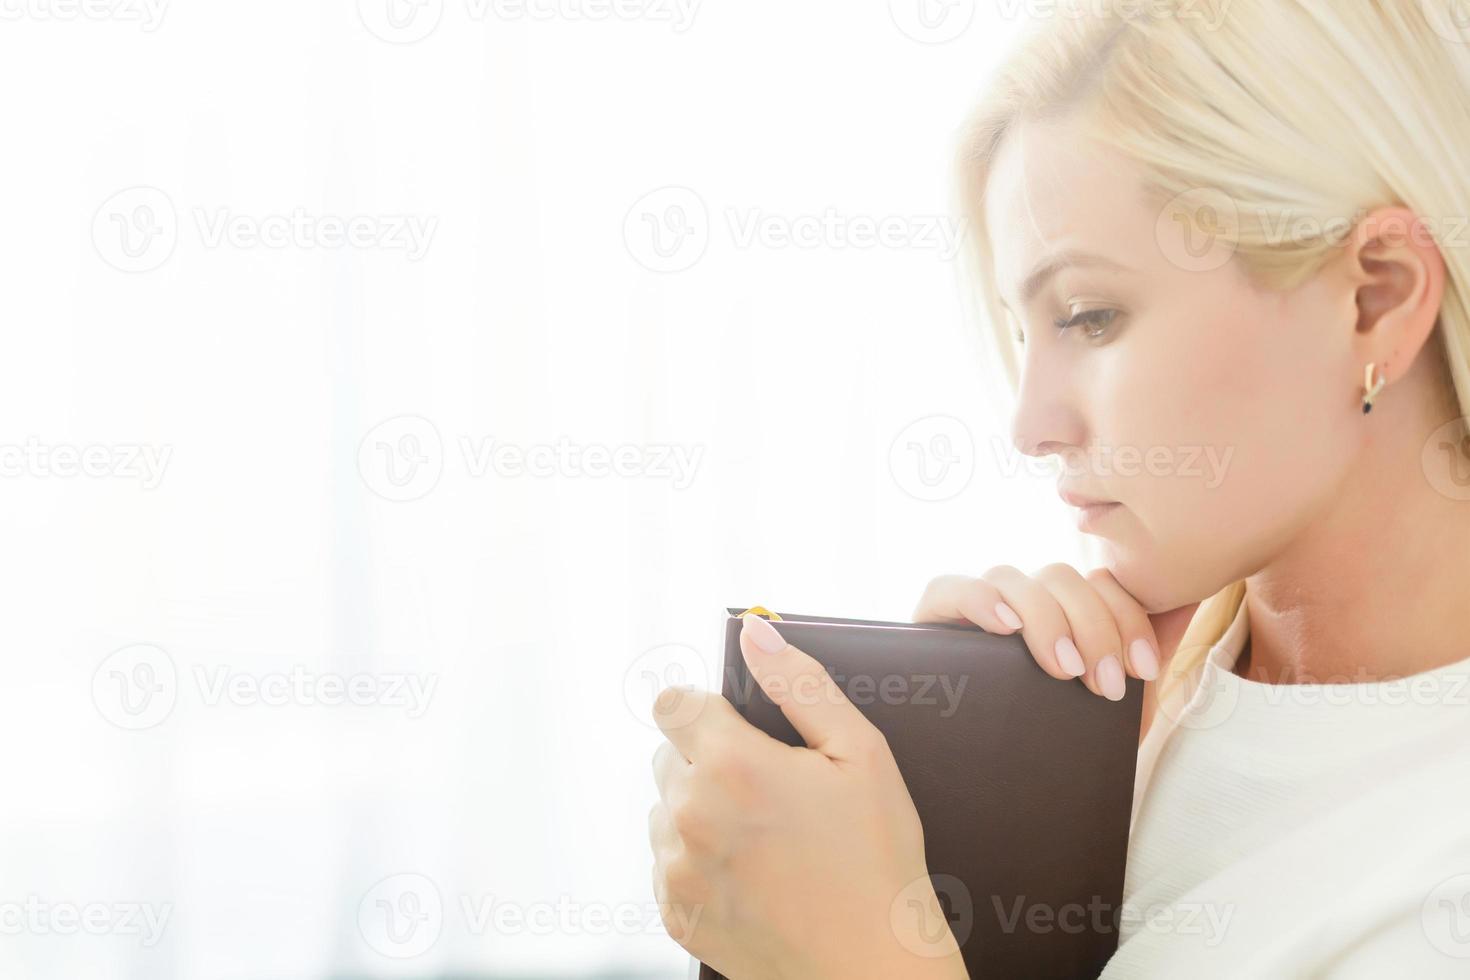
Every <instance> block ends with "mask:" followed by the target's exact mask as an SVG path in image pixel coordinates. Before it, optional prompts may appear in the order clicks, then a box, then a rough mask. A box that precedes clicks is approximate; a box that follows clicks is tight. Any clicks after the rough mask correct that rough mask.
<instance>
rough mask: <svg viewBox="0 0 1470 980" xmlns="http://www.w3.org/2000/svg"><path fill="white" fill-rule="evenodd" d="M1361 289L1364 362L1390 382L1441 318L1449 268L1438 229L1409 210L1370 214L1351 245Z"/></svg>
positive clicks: (1352, 263)
mask: <svg viewBox="0 0 1470 980" xmlns="http://www.w3.org/2000/svg"><path fill="white" fill-rule="evenodd" d="M1347 249H1348V254H1347V256H1346V259H1347V261H1348V263H1349V267H1350V272H1351V275H1352V277H1353V279H1354V281H1355V282H1357V283H1359V285H1358V287H1357V294H1356V296H1357V310H1358V322H1357V332H1358V341H1359V343H1360V344H1362V345H1363V351H1362V352H1363V360H1364V362H1365V363H1366V362H1368V361H1372V362H1374V363H1376V364H1379V365H1382V366H1383V369H1384V373H1385V375H1386V377H1387V380H1388V381H1389V382H1392V381H1394V380H1395V379H1396V378H1397V377H1398V376H1400V375H1402V374H1403V373H1404V372H1406V371H1407V370H1408V368H1409V365H1410V364H1411V363H1413V361H1414V358H1415V357H1416V356H1417V355H1418V353H1419V350H1420V348H1421V347H1423V346H1424V343H1425V341H1427V340H1428V339H1429V336H1430V334H1431V332H1432V331H1433V330H1434V325H1435V323H1436V322H1438V320H1439V308H1440V302H1441V301H1442V300H1443V298H1444V280H1445V267H1444V256H1443V255H1442V254H1441V253H1440V250H1439V243H1438V242H1437V241H1436V239H1435V236H1434V229H1433V227H1432V226H1431V224H1430V223H1429V222H1426V221H1425V220H1424V219H1423V218H1421V217H1420V216H1419V215H1417V214H1415V213H1414V212H1413V211H1410V210H1409V209H1408V208H1404V207H1383V208H1378V209H1377V210H1374V211H1371V212H1369V213H1368V214H1367V215H1366V216H1365V217H1364V218H1363V220H1361V221H1360V222H1358V224H1357V226H1356V227H1355V228H1354V229H1353V234H1352V237H1351V239H1350V240H1349V241H1348V243H1347Z"/></svg>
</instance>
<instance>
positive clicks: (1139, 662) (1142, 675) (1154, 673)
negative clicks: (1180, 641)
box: [1087, 568, 1159, 681]
mask: <svg viewBox="0 0 1470 980" xmlns="http://www.w3.org/2000/svg"><path fill="white" fill-rule="evenodd" d="M1087 581H1088V583H1089V584H1090V585H1091V586H1092V587H1093V588H1094V589H1096V590H1097V594H1098V596H1099V597H1100V598H1101V599H1102V601H1103V602H1105V603H1107V606H1108V608H1109V609H1110V610H1111V611H1112V614H1113V619H1114V621H1115V622H1116V623H1117V624H1118V635H1119V636H1120V637H1121V638H1122V642H1123V649H1124V650H1125V651H1126V657H1125V659H1126V661H1127V667H1128V673H1130V674H1132V675H1133V676H1134V677H1137V678H1138V679H1140V680H1145V681H1151V680H1153V679H1154V678H1156V677H1158V676H1159V652H1158V651H1159V640H1158V637H1157V636H1155V635H1154V627H1153V624H1152V623H1151V622H1149V618H1148V613H1147V612H1146V611H1145V610H1144V608H1143V607H1142V606H1140V605H1139V604H1138V601H1137V600H1136V599H1134V598H1133V596H1131V595H1129V594H1128V591H1127V590H1126V589H1124V588H1123V586H1121V585H1119V584H1118V580H1117V579H1115V578H1114V577H1113V573H1112V572H1110V571H1108V570H1107V569H1106V568H1097V569H1094V570H1092V571H1090V572H1088V573H1087Z"/></svg>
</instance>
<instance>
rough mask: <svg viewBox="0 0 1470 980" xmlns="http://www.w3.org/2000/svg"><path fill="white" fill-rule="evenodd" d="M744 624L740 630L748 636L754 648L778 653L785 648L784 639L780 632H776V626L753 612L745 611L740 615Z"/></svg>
mask: <svg viewBox="0 0 1470 980" xmlns="http://www.w3.org/2000/svg"><path fill="white" fill-rule="evenodd" d="M740 618H741V619H742V620H744V621H745V625H744V626H741V627H740V632H741V633H743V634H745V635H746V636H748V637H750V642H752V643H754V644H755V646H756V649H758V650H760V651H761V652H762V653H780V652H781V651H782V650H785V649H786V641H785V640H783V639H781V634H780V633H777V632H776V627H774V626H772V625H771V624H770V623H768V622H766V621H765V620H764V619H762V618H761V617H760V616H757V615H756V614H755V613H746V614H745V615H744V616H741V617H740Z"/></svg>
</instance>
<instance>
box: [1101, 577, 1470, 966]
mask: <svg viewBox="0 0 1470 980" xmlns="http://www.w3.org/2000/svg"><path fill="white" fill-rule="evenodd" d="M1248 629H1249V624H1248V621H1247V615H1246V604H1245V603H1244V602H1242V603H1241V605H1240V609H1239V612H1238V613H1237V615H1236V617H1235V619H1234V621H1233V622H1232V624H1231V625H1230V627H1229V629H1228V630H1227V632H1226V634H1225V635H1224V637H1222V638H1221V640H1220V642H1219V643H1218V644H1217V645H1216V646H1215V647H1214V648H1213V649H1211V651H1210V652H1209V655H1208V656H1207V658H1206V659H1205V661H1204V662H1203V664H1202V667H1201V668H1200V670H1199V674H1198V678H1197V683H1195V684H1191V685H1184V686H1183V687H1182V688H1181V691H1180V695H1181V696H1180V697H1179V698H1177V699H1174V700H1173V701H1171V703H1169V704H1166V705H1163V706H1162V713H1161V714H1160V715H1159V717H1158V719H1157V720H1156V721H1155V723H1154V724H1153V725H1152V727H1151V728H1150V729H1149V731H1148V734H1147V736H1146V737H1145V738H1144V741H1143V744H1142V745H1141V746H1140V748H1139V756H1138V764H1139V771H1138V779H1137V783H1136V786H1135V794H1134V803H1133V827H1132V834H1131V837H1130V840H1129V849H1128V871H1127V878H1126V883H1125V887H1124V908H1123V912H1122V916H1121V929H1120V934H1121V943H1120V946H1119V948H1118V951H1117V952H1116V953H1115V954H1114V956H1113V957H1112V959H1111V960H1109V961H1108V964H1107V967H1106V969H1105V970H1104V971H1103V973H1102V977H1103V980H1125V978H1132V977H1148V978H1154V977H1190V978H1205V977H1231V978H1240V977H1332V978H1339V980H1340V978H1374V980H1378V978H1383V977H1406V978H1407V977H1414V978H1438V977H1459V978H1466V977H1470V658H1467V659H1465V660H1461V661H1459V662H1457V663H1453V664H1448V665H1446V666H1444V667H1440V668H1437V669H1435V670H1431V671H1426V672H1424V673H1420V674H1415V675H1411V676H1410V677H1407V678H1403V679H1400V680H1397V681H1389V682H1383V683H1373V684H1332V685H1322V684H1307V685H1272V684H1263V683H1259V682H1256V681H1249V680H1245V679H1243V678H1240V677H1237V676H1236V675H1235V674H1233V673H1231V666H1232V665H1233V664H1234V663H1235V660H1236V658H1237V657H1238V656H1239V655H1240V653H1241V651H1242V650H1243V649H1244V647H1245V640H1246V636H1247V632H1248ZM1467 642H1470V641H1467Z"/></svg>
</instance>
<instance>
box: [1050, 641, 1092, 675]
mask: <svg viewBox="0 0 1470 980" xmlns="http://www.w3.org/2000/svg"><path fill="white" fill-rule="evenodd" d="M1057 663H1058V664H1060V665H1061V668H1062V670H1063V671H1065V672H1066V673H1067V674H1069V675H1071V676H1072V677H1081V676H1082V675H1083V674H1085V673H1087V665H1086V664H1084V663H1083V662H1082V654H1080V653H1078V652H1077V644H1075V643H1073V642H1072V638H1071V637H1070V636H1064V637H1062V638H1061V639H1060V640H1058V641H1057Z"/></svg>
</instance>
